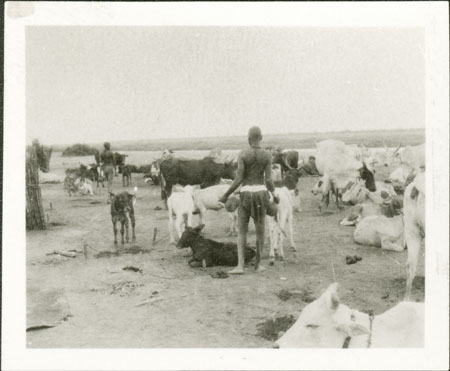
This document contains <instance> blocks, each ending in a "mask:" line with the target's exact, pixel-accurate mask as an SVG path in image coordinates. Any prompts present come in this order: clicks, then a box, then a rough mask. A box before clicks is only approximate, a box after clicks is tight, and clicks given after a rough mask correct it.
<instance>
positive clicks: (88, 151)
mask: <svg viewBox="0 0 450 371" xmlns="http://www.w3.org/2000/svg"><path fill="white" fill-rule="evenodd" d="M97 152H98V150H97V149H96V148H94V147H90V146H88V145H86V144H80V143H77V144H74V145H72V146H70V147H67V148H66V149H65V150H64V151H63V153H62V155H63V156H64V157H71V156H92V155H95V154H96V153H97Z"/></svg>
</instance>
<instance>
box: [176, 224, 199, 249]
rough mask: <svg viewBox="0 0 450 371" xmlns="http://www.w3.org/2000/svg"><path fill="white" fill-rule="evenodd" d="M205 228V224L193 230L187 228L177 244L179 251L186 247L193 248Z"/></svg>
mask: <svg viewBox="0 0 450 371" xmlns="http://www.w3.org/2000/svg"><path fill="white" fill-rule="evenodd" d="M204 227H205V225H204V224H200V225H199V226H197V227H195V228H192V227H187V228H186V229H185V230H184V232H183V234H182V235H181V238H180V239H179V240H178V242H177V247H178V248H179V249H182V248H185V247H191V246H192V244H193V243H194V241H195V240H196V239H197V238H198V236H199V235H200V232H201V231H202V229H203V228H204Z"/></svg>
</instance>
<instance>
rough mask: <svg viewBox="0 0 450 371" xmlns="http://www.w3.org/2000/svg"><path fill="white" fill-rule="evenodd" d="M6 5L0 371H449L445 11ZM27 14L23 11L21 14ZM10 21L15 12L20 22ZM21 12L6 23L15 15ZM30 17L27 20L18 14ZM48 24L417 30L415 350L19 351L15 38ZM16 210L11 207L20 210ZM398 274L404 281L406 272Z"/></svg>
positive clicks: (21, 302) (19, 50)
mask: <svg viewBox="0 0 450 371" xmlns="http://www.w3.org/2000/svg"><path fill="white" fill-rule="evenodd" d="M28 4H31V5H27V6H26V8H27V9H26V10H27V11H25V12H23V14H25V15H24V16H22V17H12V16H11V14H13V13H11V11H12V10H14V9H16V10H17V9H19V8H20V6H21V5H23V4H20V2H7V3H5V18H4V19H5V40H4V41H5V44H4V45H5V60H4V61H5V63H4V76H5V80H4V81H5V91H4V94H5V96H4V102H5V105H4V108H5V110H4V173H3V174H4V176H3V182H4V183H3V184H4V188H3V195H4V197H3V202H4V209H3V241H2V246H3V247H2V254H3V259H2V260H3V277H2V282H3V300H2V304H3V305H2V328H3V329H2V365H3V369H5V370H118V369H120V370H222V369H228V370H243V369H248V370H289V369H296V370H300V369H307V370H320V369H334V370H354V369H357V370H367V369H369V370H380V369H389V370H401V369H404V370H406V369H409V370H410V369H415V370H422V369H423V370H425V369H427V370H434V369H448V355H449V351H448V338H449V332H448V330H449V327H448V321H449V318H448V317H449V316H448V314H449V301H448V298H449V296H448V290H449V286H448V280H449V260H448V256H449V251H448V250H449V228H448V225H449V218H448V210H449V209H448V207H449V197H448V195H449V188H448V179H449V162H448V158H449V152H448V149H449V135H448V134H449V101H448V99H449V85H448V83H449V65H448V61H449V40H448V35H449V33H448V30H449V29H448V27H449V22H448V21H449V20H448V3H447V2H373V3H372V2H342V3H338V2H312V3H310V2H282V3H277V2H264V3H253V2H244V3H223V2H214V3H212V2H199V3H189V2H175V3H139V2H135V3H121V2H114V3H106V2H72V3H71V2H30V3H28ZM30 9H31V10H30ZM19 13H20V12H19ZM19 13H17V12H16V13H15V14H16V15H17V14H19ZM27 13H29V15H26V14H27ZM30 25H33V26H36V25H41V26H46V25H61V26H64V25H80V26H88V25H89V26H92V25H111V26H120V25H128V26H130V25H135V26H138V25H139V26H163V25H164V26H167V25H192V26H194V25H195V26H199V25H208V26H213V25H218V26H220V25H223V26H225V25H226V26H296V27H419V28H424V30H425V51H424V53H425V66H426V85H425V89H426V121H425V124H426V141H427V146H426V156H427V183H426V187H427V201H428V202H427V216H426V218H427V228H426V235H427V237H426V238H427V249H426V263H425V272H426V280H425V287H426V289H425V302H426V316H425V323H426V327H425V347H424V348H423V349H404V350H396V349H380V350H378V349H370V350H367V349H363V350H349V349H348V350H345V351H344V350H340V349H338V350H319V349H312V350H304V349H292V350H276V349H27V348H26V331H25V319H26V305H25V303H26V301H25V300H26V297H25V293H26V290H25V283H26V265H25V253H26V247H25V245H26V233H25V215H24V214H25V192H24V190H25V177H24V174H25V119H26V117H25V29H26V27H27V26H30ZM20 205H21V206H20ZM405 275H406V272H405Z"/></svg>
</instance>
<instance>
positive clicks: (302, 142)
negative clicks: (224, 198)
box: [54, 129, 425, 156]
mask: <svg viewBox="0 0 450 371" xmlns="http://www.w3.org/2000/svg"><path fill="white" fill-rule="evenodd" d="M263 136H264V138H263V145H264V146H266V145H267V146H268V145H280V146H281V147H282V148H296V149H310V148H315V147H316V145H315V142H318V141H321V140H324V139H337V140H342V141H344V142H345V143H347V144H364V145H365V146H367V147H383V145H384V144H386V145H387V146H388V147H397V146H398V145H402V146H405V145H408V144H409V145H416V144H420V143H424V142H425V129H411V130H376V131H357V132H356V131H345V132H334V133H294V134H267V135H264V133H263ZM105 140H107V138H105ZM111 145H112V149H113V151H163V150H164V149H166V148H168V149H172V150H175V151H177V150H178V151H181V150H210V149H212V148H217V147H218V148H221V149H240V148H243V147H244V146H246V145H247V138H246V136H245V135H243V136H239V137H236V136H233V137H208V138H180V139H154V140H151V139H149V140H139V141H120V142H114V141H112V142H111ZM75 146H82V145H80V144H76V145H74V146H71V147H69V148H72V147H75ZM95 146H96V147H97V146H98V147H99V148H101V147H102V145H101V144H98V145H95ZM55 147H56V146H54V148H55ZM84 147H86V148H91V149H92V150H95V147H88V146H84ZM69 148H67V149H66V150H69ZM55 150H57V148H55ZM59 150H62V149H59ZM66 150H65V151H66ZM65 151H64V152H65ZM82 153H86V155H91V154H93V153H91V152H89V153H87V152H86V150H83V151H82ZM83 155H84V154H73V155H72V154H71V155H69V156H83ZM63 156H66V155H64V153H63Z"/></svg>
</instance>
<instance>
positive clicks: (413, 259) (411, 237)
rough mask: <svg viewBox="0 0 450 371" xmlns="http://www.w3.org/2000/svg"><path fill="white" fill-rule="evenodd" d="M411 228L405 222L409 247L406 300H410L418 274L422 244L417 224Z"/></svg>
mask: <svg viewBox="0 0 450 371" xmlns="http://www.w3.org/2000/svg"><path fill="white" fill-rule="evenodd" d="M413 227H414V228H411V227H409V226H408V224H406V223H405V240H406V245H407V247H408V260H407V262H406V274H407V278H406V292H405V298H404V300H405V301H408V300H410V296H411V289H412V283H413V281H414V277H415V276H416V269H417V261H418V259H419V252H420V246H421V243H422V236H421V235H420V232H419V229H418V228H417V226H416V225H414V226H413Z"/></svg>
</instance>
